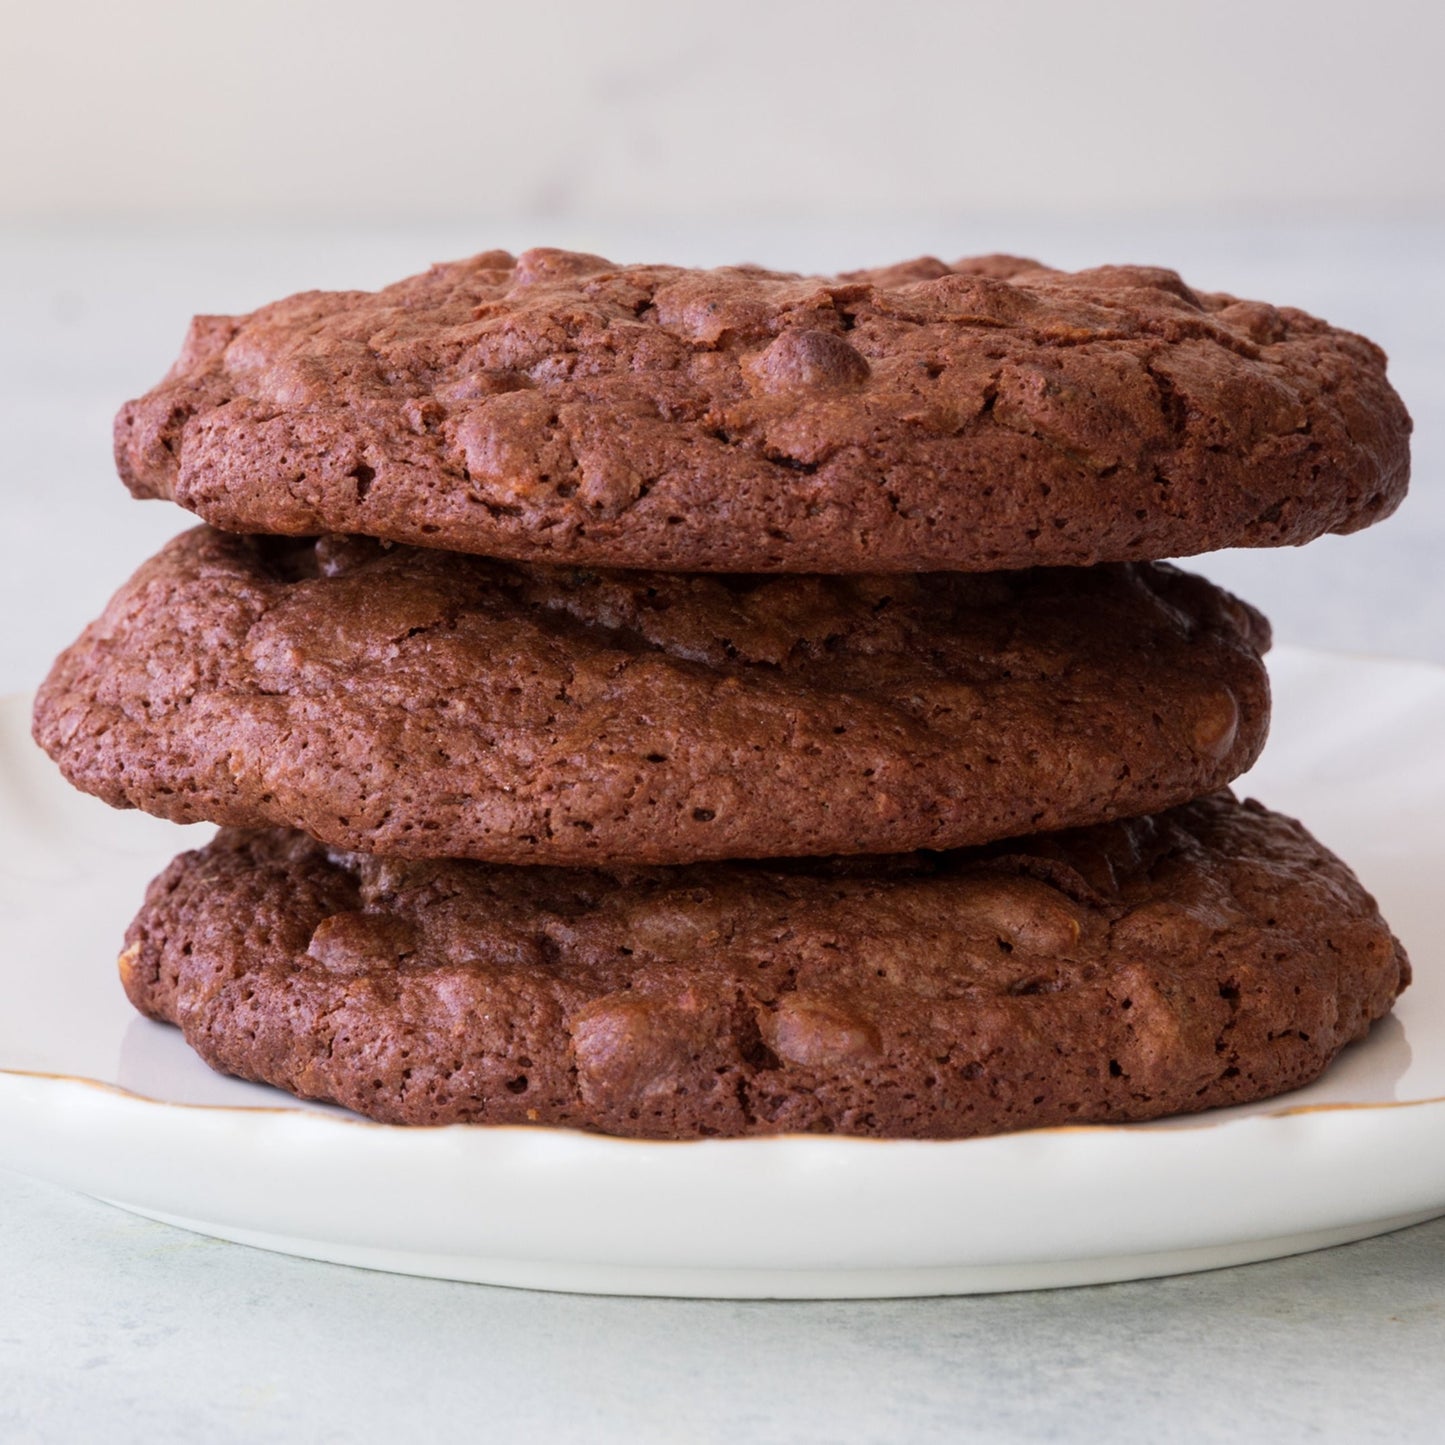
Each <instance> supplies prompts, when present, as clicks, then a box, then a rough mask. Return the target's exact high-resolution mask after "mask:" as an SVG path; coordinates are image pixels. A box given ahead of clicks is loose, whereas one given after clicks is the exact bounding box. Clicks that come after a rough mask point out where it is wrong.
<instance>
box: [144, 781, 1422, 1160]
mask: <svg viewBox="0 0 1445 1445" xmlns="http://www.w3.org/2000/svg"><path fill="white" fill-rule="evenodd" d="M120 968H121V975H122V979H123V981H124V984H125V987H126V990H127V992H128V994H129V996H130V998H131V1000H132V1002H133V1003H134V1004H135V1005H136V1006H137V1007H138V1008H140V1009H141V1010H142V1011H143V1012H145V1013H147V1014H149V1015H151V1016H153V1017H155V1018H159V1019H163V1020H166V1021H168V1022H171V1023H177V1024H179V1025H180V1027H181V1028H182V1030H183V1031H184V1033H185V1037H186V1039H187V1040H188V1042H189V1043H190V1044H191V1045H192V1047H193V1048H195V1049H196V1050H197V1052H198V1053H199V1054H200V1055H201V1057H202V1058H204V1059H205V1060H206V1062H207V1063H209V1064H211V1065H212V1066H213V1067H214V1068H217V1069H219V1070H221V1071H223V1072H226V1073H233V1074H238V1075H240V1076H242V1077H244V1078H249V1079H258V1080H261V1081H264V1082H267V1083H271V1084H275V1085H278V1086H280V1087H281V1088H285V1089H289V1090H291V1091H292V1092H294V1093H297V1094H301V1095H303V1096H305V1097H308V1098H315V1099H329V1100H334V1101H336V1102H338V1103H341V1104H344V1105H346V1106H348V1107H349V1108H352V1109H355V1110H359V1111H360V1112H361V1113H364V1114H367V1115H370V1116H371V1117H373V1118H375V1119H380V1120H384V1121H387V1122H391V1123H406V1124H450V1123H483V1124H528V1123H536V1124H552V1125H568V1126H573V1127H579V1128H587V1129H597V1130H602V1131H604V1132H607V1133H613V1134H623V1135H635V1136H643V1137H651V1138H662V1139H683V1138H699V1137H706V1136H709V1135H740V1134H759V1133H761V1134H767V1133H783V1132H794V1131H813V1132H829V1133H833V1132H836V1133H848V1134H863V1135H874V1136H881V1137H897V1138H907V1137H917V1138H963V1137H967V1136H969V1135H975V1134H987V1133H996V1132H1000V1131H1004V1130H1011V1129H1021V1128H1028V1127H1034V1126H1039V1125H1054V1124H1068V1123H1085V1122H1091V1121H1092V1122H1104V1121H1107V1122H1121V1121H1125V1120H1132V1119H1149V1118H1156V1117H1159V1116H1161V1115H1166V1114H1175V1113H1183V1112H1190V1111H1194V1110H1198V1109H1206V1108H1211V1107H1214V1106H1217V1105H1223V1104H1235V1103H1243V1102H1246V1101H1249V1100H1253V1099H1259V1098H1265V1097H1269V1096H1271V1095H1274V1094H1278V1093H1281V1092H1284V1091H1286V1090H1288V1089H1292V1088H1296V1087H1299V1086H1301V1085H1303V1084H1305V1083H1308V1082H1309V1081H1310V1080H1311V1079H1313V1078H1315V1077H1316V1076H1317V1075H1318V1074H1319V1073H1320V1072H1321V1071H1322V1070H1323V1069H1324V1068H1325V1067H1326V1065H1327V1064H1328V1063H1329V1062H1330V1060H1331V1059H1332V1058H1333V1057H1334V1056H1335V1054H1336V1053H1337V1052H1338V1051H1339V1050H1340V1049H1341V1048H1342V1047H1344V1045H1346V1044H1348V1043H1349V1042H1351V1041H1352V1040H1354V1039H1357V1038H1359V1037H1361V1036H1362V1035H1363V1034H1364V1033H1365V1032H1366V1031H1367V1030H1368V1028H1369V1026H1370V1024H1371V1022H1372V1021H1373V1020H1375V1019H1378V1018H1380V1017H1382V1016H1383V1015H1384V1014H1385V1013H1387V1012H1388V1011H1389V1009H1390V1007H1391V1005H1392V1003H1393V1001H1394V999H1395V997H1396V995H1397V993H1398V992H1399V991H1400V989H1401V988H1403V987H1404V986H1405V984H1406V983H1407V982H1408V980H1409V964H1408V962H1407V960H1406V958H1405V955H1404V952H1403V950H1402V949H1401V948H1400V946H1399V944H1398V943H1397V942H1396V941H1395V939H1394V938H1393V937H1392V936H1391V934H1390V931H1389V929H1388V928H1387V927H1386V926H1385V924H1384V922H1383V921H1382V920H1381V918H1380V916H1379V913H1378V911H1377V909H1376V907H1375V904H1374V901H1373V899H1371V898H1370V896H1369V895H1368V894H1367V893H1366V892H1365V890H1364V889H1363V888H1362V887H1361V886H1360V884H1359V882H1358V880H1357V879H1356V878H1355V877H1354V875H1353V874H1352V873H1351V872H1350V870H1349V869H1348V868H1347V867H1346V866H1345V865H1344V864H1343V863H1342V862H1341V861H1340V860H1339V859H1338V858H1336V857H1334V855H1332V854H1331V853H1329V852H1328V851H1327V850H1326V849H1325V848H1323V847H1322V846H1321V845H1320V844H1319V843H1318V842H1316V841H1315V840H1314V839H1313V838H1311V837H1310V835H1309V834H1308V833H1307V832H1306V831H1305V830H1304V829H1303V828H1302V827H1301V826H1300V825H1299V824H1297V823H1295V822H1293V821H1291V820H1290V819H1287V818H1284V817H1282V816H1280V815H1278V814H1275V813H1271V812H1268V811H1266V810H1265V809H1263V808H1261V807H1260V806H1259V805H1258V804H1254V803H1238V802H1236V801H1235V800H1234V799H1233V798H1232V797H1231V796H1229V795H1228V794H1216V795H1214V796H1212V797H1210V798H1207V799H1203V800H1200V801H1197V802H1195V803H1192V804H1189V805H1187V806H1185V807H1181V808H1178V809H1175V810H1173V811H1171V812H1167V813H1164V814H1161V815H1158V816H1154V817H1149V818H1140V819H1133V820H1129V821H1127V822H1118V823H1112V824H1104V825H1100V826H1098V827H1095V828H1092V829H1086V830H1080V831H1077V832H1073V833H1065V834H1057V835H1049V836H1043V837H1034V838H1029V839H1024V840H1020V841H1013V842H1009V843H1005V844H1002V845H999V846H996V847H993V848H988V849H978V850H969V851H965V852H961V853H952V854H930V855H907V856H901V857H893V858H882V859H878V858H875V859H852V860H841V861H840V860H809V861H808V862H806V863H797V864H789V865H786V866H783V867H779V866H778V865H761V864H743V863H729V864H703V865H695V866H693V867H689V868H681V869H654V870H632V871H623V872H617V871H612V872H604V871H597V870H579V869H549V868H501V867H492V866H488V865H485V864H477V863H459V862H416V863H399V862H396V861H394V860H386V859H381V858H375V857H370V856H363V855H356V854H351V855H346V854H335V853H329V852H328V851H327V850H326V849H325V848H323V847H321V846H320V845H318V844H316V843H313V842H312V841H311V840H309V839H307V838H305V837H304V836H302V835H300V834H297V833H294V832H289V831H284V830H272V831H264V832H249V833H248V832H240V831H226V832H223V833H222V834H221V835H220V836H219V837H218V838H217V839H216V841H214V842H213V843H211V844H210V845H209V846H207V847H205V848H202V849H201V850H199V851H198V852H194V853H187V854H184V855H182V856H181V857H180V858H178V859H176V860H175V862H173V863H172V864H171V865H170V867H169V868H168V869H167V870H166V871H165V872H164V873H163V874H162V875H161V876H160V877H159V878H158V879H157V880H156V881H155V882H154V883H153V884H152V885H151V887H150V890H149V892H148V894H147V897H146V901H145V905H144V907H143V908H142V910H141V912H140V914H139V916H138V917H137V918H136V920H135V922H134V923H133V924H132V925H131V928H130V931H129V933H128V934H127V937H126V947H125V951H124V952H123V954H122V955H121V960H120Z"/></svg>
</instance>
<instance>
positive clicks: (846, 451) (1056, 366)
mask: <svg viewBox="0 0 1445 1445" xmlns="http://www.w3.org/2000/svg"><path fill="white" fill-rule="evenodd" d="M1409 431H1410V419H1409V417H1408V415H1407V414H1406V412H1405V409H1404V407H1403V405H1402V404H1401V402H1400V399H1399V397H1398V396H1397V395H1396V394H1395V392H1394V391H1393V390H1392V389H1391V387H1390V385H1389V383H1388V382H1387V381H1386V379H1385V357H1384V354H1383V353H1382V352H1381V351H1380V350H1379V349H1378V348H1377V347H1375V346H1374V345H1372V344H1371V343H1370V342H1368V341H1366V340H1364V339H1363V338H1361V337H1358V336H1354V335H1351V334H1349V333H1347V332H1343V331H1338V330H1335V329H1333V328H1332V327H1329V326H1327V325H1326V324H1325V323H1324V322H1322V321H1318V320H1316V319H1315V318H1313V317H1311V316H1307V315H1305V314H1304V313H1303V312H1300V311H1295V310H1290V309H1287V308H1276V307H1273V306H1269V305H1265V304H1263V303H1261V302H1255V301H1238V300H1236V299H1234V298H1233V297H1231V296H1224V295H1210V294H1199V293H1195V292H1194V291H1191V290H1190V289H1189V288H1188V287H1187V286H1185V285H1184V283H1183V282H1182V281H1181V280H1180V279H1179V277H1178V276H1177V275H1175V274H1174V273H1173V272H1172V271H1165V270H1158V269H1154V268H1149V267H1140V266H1110V267H1102V268H1100V269H1097V270H1092V271H1081V272H1077V273H1072V274H1071V273H1067V272H1061V271H1054V270H1050V269H1048V268H1046V267H1041V266H1039V265H1037V264H1036V263H1034V262H1030V261H1022V260H1017V259H1014V258H1010V257H985V258H981V259H977V260H970V261H960V262H958V263H957V264H956V265H954V266H951V267H950V266H946V265H944V264H943V263H942V262H939V261H936V260H932V259H927V258H926V259H922V260H918V261H913V262H908V263H906V264H904V265H899V266H892V267H888V268H884V269H881V270H875V271H861V272H856V273H853V274H850V275H846V276H842V277H833V278H827V277H807V276H795V275H785V274H780V273H776V272H771V271H764V270H761V269H759V268H756V267H733V268H726V269H722V270H716V271H692V270H685V269H681V268H678V267H671V266H615V265H613V264H612V263H610V262H608V261H605V260H603V259H602V258H601V257H597V256H587V255H578V254H573V253H570V252H563V251H551V250H538V251H529V252H526V253H525V254H524V255H522V256H520V257H518V258H516V259H514V258H513V257H511V256H510V255H508V254H506V253H505V252H500V251H491V252H487V253H486V254H484V255H481V256H476V257H473V258H472V259H471V260H467V261H459V262H454V263H452V264H449V265H442V266H437V267H435V268H433V269H432V270H431V271H428V272H427V273H425V274H424V275H421V276H415V277H412V278H410V279H409V280H406V281H402V282H399V283H397V284H396V285H394V286H390V287H388V288H386V289H385V290H383V291H379V292H375V293H372V292H361V291H347V292H307V293H305V294H303V295H299V296H293V297H291V298H289V299H288V300H285V301H280V302H277V303H276V304H274V305H272V306H267V307H264V308H262V309H261V310H260V311H256V312H254V313H252V314H251V315H249V316H241V317H225V316H205V317H199V318H197V320H196V321H195V323H194V324H193V326H192V329H191V333H190V335H189V337H188V339H187V341H186V343H185V348H184V350H183V351H182V353H181V356H180V359H179V360H178V361H177V362H176V364H175V366H174V367H173V368H172V370H171V372H170V373H169V375H168V376H167V377H166V379H165V380H164V381H163V382H162V383H161V384H160V385H159V386H158V387H156V388H155V390H153V391H151V392H149V393H147V394H146V395H145V396H143V397H141V398H140V399H139V400H138V401H134V402H131V403H129V404H127V405H126V406H125V407H124V408H123V409H122V411H121V413H120V415H119V417H118V418H117V421H116V433H115V436H116V456H117V461H118V465H119V468H120V473H121V476H122V477H123V478H124V479H125V482H126V484H127V485H128V486H129V487H130V489H131V490H132V491H133V492H134V493H135V494H136V495H137V496H148V497H172V498H174V499H175V500H176V501H178V502H180V503H181V504H182V505H183V506H186V507H189V508H190V509H191V510H192V511H195V512H198V513H199V514H200V515H201V516H202V517H204V518H206V519H207V520H208V521H210V522H212V523H214V524H215V525H217V526H220V527H224V528H227V529H230V530H232V531H240V532H279V533H287V534H290V535H303V534H316V533H321V532H348V533H360V534H365V535H368V536H374V537H385V538H390V539H392V540H395V541H401V542H412V543H418V544H420V545H422V546H433V547H442V548H450V549H453V550H456V551H463V552H476V553H481V554H484V555H487V556H495V557H510V558H516V559H520V560H532V561H544V562H546V561H553V562H569V563H585V564H587V565H590V566H609V567H653V568H663V569H678V570H683V571H763V572H772V571H779V572H913V571H923V570H932V569H941V570H963V571H995V570H999V569H1003V568H1018V567H1029V566H1034V565H1040V564H1042V565H1062V564H1067V565H1078V564H1086V563H1092V562H1098V561H1134V560H1140V559H1148V558H1159V557H1175V556H1184V555H1188V554H1192V553H1197V552H1203V551H1208V550H1210V549H1212V548H1216V547H1233V546H1275V545H1280V544H1285V543H1294V544H1297V543H1301V542H1308V541H1309V540H1310V539H1311V538H1314V537H1318V536H1319V535H1321V534H1322V533H1324V532H1349V531H1354V530H1356V529H1357V528H1360V527H1363V526H1366V525H1368V524H1369V523H1371V522H1374V521H1377V520H1378V519H1380V518H1381V517H1384V516H1386V515H1387V514H1388V513H1390V512H1391V511H1393V510H1394V508H1395V506H1396V505H1397V504H1398V503H1399V501H1400V498H1401V497H1402V496H1403V495H1404V491H1405V487H1406V483H1407V480H1408V473H1409V450H1408V437H1409Z"/></svg>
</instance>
